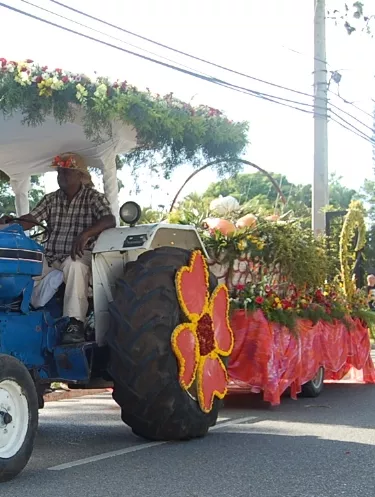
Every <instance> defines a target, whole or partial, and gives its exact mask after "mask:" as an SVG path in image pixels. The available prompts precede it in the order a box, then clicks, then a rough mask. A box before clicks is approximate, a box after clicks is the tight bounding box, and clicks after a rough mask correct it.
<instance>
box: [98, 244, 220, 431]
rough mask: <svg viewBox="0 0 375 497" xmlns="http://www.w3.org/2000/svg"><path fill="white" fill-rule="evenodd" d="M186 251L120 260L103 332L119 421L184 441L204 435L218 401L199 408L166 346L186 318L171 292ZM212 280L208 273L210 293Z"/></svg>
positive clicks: (212, 422) (169, 250) (186, 262)
mask: <svg viewBox="0 0 375 497" xmlns="http://www.w3.org/2000/svg"><path fill="white" fill-rule="evenodd" d="M190 257H191V252H190V251H188V250H183V249H178V248H174V247H162V248H159V249H155V250H153V251H148V252H144V253H143V254H141V255H140V257H139V258H138V259H137V260H136V261H135V262H129V263H128V264H127V265H126V268H125V273H124V276H123V278H122V279H121V280H119V281H118V283H117V288H116V294H115V299H114V302H113V304H112V305H111V306H110V312H111V315H112V323H111V326H110V328H109V330H108V333H107V342H108V345H109V348H110V361H109V373H110V375H111V376H112V378H113V381H114V390H113V398H114V400H115V401H116V402H117V403H118V404H119V406H120V407H121V412H122V414H121V417H122V420H123V421H124V422H125V423H126V424H127V425H129V426H130V427H131V428H132V430H133V432H134V433H135V434H136V435H138V436H141V437H143V438H146V439H149V440H188V439H191V438H197V437H202V436H204V435H206V433H207V431H208V429H209V428H210V427H211V426H214V425H215V424H216V420H217V417H218V411H219V408H220V406H221V400H219V399H218V398H215V399H214V401H213V404H212V409H211V410H210V412H204V411H203V410H202V409H201V408H200V406H199V403H198V401H197V398H196V397H197V395H195V396H194V394H193V395H192V394H191V392H190V391H186V390H184V389H183V388H182V387H181V385H180V382H179V370H178V363H177V359H176V356H175V355H174V352H173V350H172V345H171V336H172V333H173V331H174V329H175V328H176V327H177V326H178V325H179V324H181V323H184V322H185V321H186V318H185V317H184V314H183V313H182V311H181V309H180V304H179V301H178V298H177V294H176V286H175V277H176V272H177V270H179V269H180V268H181V267H182V266H187V265H189V261H190ZM216 286H217V280H216V278H215V277H214V276H213V275H211V274H210V279H209V290H210V293H211V292H212V291H213V290H214V289H215V288H216Z"/></svg>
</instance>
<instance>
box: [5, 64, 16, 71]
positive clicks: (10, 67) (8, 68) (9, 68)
mask: <svg viewBox="0 0 375 497" xmlns="http://www.w3.org/2000/svg"><path fill="white" fill-rule="evenodd" d="M14 69H15V67H14V65H13V64H8V65H7V71H8V72H14Z"/></svg>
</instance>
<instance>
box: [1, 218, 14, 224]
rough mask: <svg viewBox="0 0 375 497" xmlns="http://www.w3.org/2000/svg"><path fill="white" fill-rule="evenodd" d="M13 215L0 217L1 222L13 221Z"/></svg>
mask: <svg viewBox="0 0 375 497" xmlns="http://www.w3.org/2000/svg"><path fill="white" fill-rule="evenodd" d="M13 219H14V218H13V217H12V216H2V217H0V224H9V223H11V222H12V221H13Z"/></svg>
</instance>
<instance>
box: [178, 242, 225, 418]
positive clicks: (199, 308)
mask: <svg viewBox="0 0 375 497" xmlns="http://www.w3.org/2000/svg"><path fill="white" fill-rule="evenodd" d="M176 290H177V297H178V301H179V303H180V307H181V310H182V311H183V313H184V314H185V316H186V322H184V323H182V324H180V325H179V326H177V328H176V329H175V330H174V331H173V333H172V339H171V340H172V349H173V351H174V353H175V355H176V357H177V361H178V364H179V380H180V385H181V387H182V388H183V389H184V390H187V391H189V389H191V387H193V386H196V391H197V393H198V402H199V405H200V408H201V409H202V411H203V412H206V413H208V412H210V411H211V410H212V407H213V402H214V398H215V397H218V398H219V399H223V398H224V397H225V395H226V393H227V384H228V375H227V370H226V367H225V365H224V362H223V361H222V359H221V358H220V356H221V357H228V356H229V355H230V354H231V352H232V349H233V343H234V338H233V332H232V329H231V327H230V323H229V296H228V289H227V287H226V286H225V285H219V286H217V287H216V288H215V290H214V291H213V293H212V295H211V297H210V295H209V273H208V268H207V262H206V260H205V259H204V257H203V255H202V253H201V252H200V251H199V250H196V251H194V252H193V254H192V257H191V260H190V264H189V266H183V267H182V268H181V269H180V270H179V271H178V272H177V275H176Z"/></svg>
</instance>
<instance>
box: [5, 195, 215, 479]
mask: <svg viewBox="0 0 375 497" xmlns="http://www.w3.org/2000/svg"><path fill="white" fill-rule="evenodd" d="M140 214H141V209H140V207H139V205H138V204H136V203H135V202H126V203H125V204H124V205H123V206H122V208H121V209H120V217H121V219H122V220H123V222H124V223H125V225H124V226H120V227H117V228H113V229H110V230H107V231H104V232H103V233H102V234H101V235H100V237H99V239H98V240H97V242H96V244H95V247H94V249H93V258H92V299H90V300H91V302H90V305H89V311H88V317H87V323H88V325H87V328H86V337H87V339H86V341H85V342H84V343H81V344H75V345H61V344H60V335H61V332H62V331H63V330H64V329H65V326H66V324H67V321H68V320H67V318H66V317H64V316H63V315H62V309H63V307H62V298H63V292H64V285H63V284H62V285H61V286H59V288H58V290H57V291H56V292H54V293H53V296H52V298H50V299H49V300H48V302H46V303H45V304H44V305H43V307H35V306H33V305H32V295H33V288H34V278H35V277H37V276H39V275H41V273H42V266H43V258H44V254H43V245H42V244H41V243H39V242H38V241H37V240H39V241H40V240H41V238H40V237H42V239H43V237H44V240H45V237H46V236H48V232H47V228H45V227H44V226H42V230H43V233H41V232H37V233H34V234H32V233H28V234H27V233H25V232H24V231H23V229H22V227H21V225H20V224H17V219H15V220H14V222H13V223H12V224H8V225H4V226H2V227H1V229H0V482H4V481H8V480H11V479H12V478H14V477H15V476H17V475H18V474H19V473H20V472H21V471H22V470H23V468H24V467H25V466H26V464H27V463H28V460H29V458H30V456H31V454H32V450H33V444H34V439H35V435H36V433H37V428H38V411H39V409H41V408H42V407H43V405H44V401H43V395H44V394H45V392H46V390H47V389H48V388H49V387H50V385H51V384H52V383H53V382H64V383H66V384H68V385H69V387H70V388H80V389H86V388H87V389H90V388H102V387H104V388H106V387H111V388H113V398H114V400H115V401H116V402H117V403H118V405H119V406H120V408H121V417H122V420H123V421H124V422H125V423H126V424H127V425H129V426H130V427H131V428H132V430H133V432H134V433H135V434H136V435H138V436H140V437H144V438H146V439H149V440H188V439H192V438H195V437H202V436H204V435H205V434H206V433H207V431H208V429H209V428H210V427H211V426H213V425H215V423H216V420H217V416H218V410H219V407H220V402H221V400H220V399H218V398H215V400H214V403H213V407H212V409H211V410H210V411H209V412H205V411H203V410H202V409H201V408H200V407H199V403H198V401H197V398H196V395H194V392H193V393H192V390H189V391H186V390H184V389H182V388H181V386H180V383H179V375H178V363H177V360H176V357H175V355H174V353H173V350H172V347H171V333H172V332H173V330H174V329H175V328H176V327H177V326H178V325H179V324H180V323H181V322H183V319H184V316H183V313H182V311H181V309H180V306H179V302H178V299H177V297H176V288H175V286H176V282H175V275H176V272H177V271H178V269H179V268H181V267H184V266H185V267H186V265H188V264H189V259H190V257H191V253H192V251H197V250H198V251H200V253H201V254H202V255H203V256H204V257H206V255H207V254H206V252H205V248H204V246H203V244H202V241H201V239H200V237H199V234H198V233H197V231H196V229H195V228H194V227H192V226H182V225H170V224H163V223H160V224H151V225H137V222H138V220H139V218H140ZM37 237H38V238H37ZM36 238H37V239H36ZM41 241H43V240H41ZM50 274H51V273H50ZM47 277H48V276H47ZM47 277H46V278H47ZM216 285H217V280H216V278H215V277H214V276H213V275H212V274H210V276H209V286H210V291H211V292H212V291H213V290H214V288H215V287H216ZM90 316H91V317H90ZM92 317H94V319H92ZM93 322H94V325H93V324H92V323H93Z"/></svg>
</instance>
